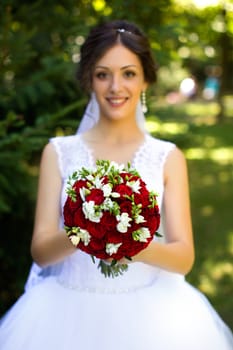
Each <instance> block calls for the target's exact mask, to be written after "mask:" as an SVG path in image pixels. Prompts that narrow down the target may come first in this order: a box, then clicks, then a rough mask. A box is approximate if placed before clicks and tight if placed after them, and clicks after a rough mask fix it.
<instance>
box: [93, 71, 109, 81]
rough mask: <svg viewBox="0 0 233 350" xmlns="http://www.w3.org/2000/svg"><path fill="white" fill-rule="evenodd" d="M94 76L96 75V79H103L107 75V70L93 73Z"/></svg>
mask: <svg viewBox="0 0 233 350" xmlns="http://www.w3.org/2000/svg"><path fill="white" fill-rule="evenodd" d="M95 76H96V78H98V79H100V80H104V79H106V78H107V76H108V73H107V72H101V71H100V72H97V73H96V74H95Z"/></svg>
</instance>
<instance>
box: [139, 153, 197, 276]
mask: <svg viewBox="0 0 233 350" xmlns="http://www.w3.org/2000/svg"><path fill="white" fill-rule="evenodd" d="M164 183H165V185H164V203H163V204H164V215H165V232H166V240H167V242H166V244H161V243H158V242H152V243H151V244H149V246H148V247H147V248H146V249H145V250H144V251H142V252H140V253H139V254H138V255H137V256H136V259H137V260H138V261H141V262H144V263H147V264H151V265H156V266H159V267H161V268H164V269H166V270H169V271H173V272H178V273H181V274H187V273H188V272H189V271H190V270H191V267H192V265H193V262H194V245H193V237H192V223H191V214H190V201H189V185H188V174H187V165H186V161H185V158H184V156H183V153H182V152H181V151H180V150H179V149H177V148H176V149H175V150H173V151H172V152H171V153H170V154H169V156H168V158H167V161H166V164H165V169H164Z"/></svg>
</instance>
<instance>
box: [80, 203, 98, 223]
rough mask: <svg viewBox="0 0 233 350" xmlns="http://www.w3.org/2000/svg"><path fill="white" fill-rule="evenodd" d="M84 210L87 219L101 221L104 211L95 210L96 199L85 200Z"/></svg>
mask: <svg viewBox="0 0 233 350" xmlns="http://www.w3.org/2000/svg"><path fill="white" fill-rule="evenodd" d="M82 210H83V213H84V215H85V218H86V219H88V220H90V221H92V222H100V219H101V217H102V215H103V213H102V212H100V211H96V210H95V202H94V201H89V202H84V203H83V205H82Z"/></svg>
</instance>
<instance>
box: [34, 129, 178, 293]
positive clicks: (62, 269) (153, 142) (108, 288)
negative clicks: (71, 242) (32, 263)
mask: <svg viewBox="0 0 233 350" xmlns="http://www.w3.org/2000/svg"><path fill="white" fill-rule="evenodd" d="M50 142H52V144H53V145H54V147H55V150H56V152H57V155H58V162H59V169H60V173H61V177H62V183H63V188H62V195H61V227H62V225H63V215H62V211H63V205H64V203H65V200H66V198H67V194H66V192H65V189H66V186H67V181H68V177H69V175H71V174H72V173H73V172H74V171H75V170H77V169H80V168H81V167H86V168H89V169H93V168H94V167H95V163H94V159H93V154H92V150H91V149H90V148H89V147H88V146H87V145H86V143H85V141H84V140H83V138H82V135H73V136H65V137H55V138H52V139H51V141H50ZM174 147H175V145H174V144H173V143H170V142H167V141H163V140H159V139H156V138H153V137H152V136H150V135H148V134H145V139H144V142H143V143H142V144H141V145H140V146H139V148H138V149H137V151H136V152H135V154H134V156H133V159H132V160H131V166H132V167H134V168H136V169H137V171H138V172H139V174H140V175H141V177H142V178H143V180H144V181H145V182H146V184H147V186H148V189H149V190H154V191H155V192H156V193H158V203H159V207H160V209H161V208H162V198H163V191H164V180H163V169H164V164H165V161H166V158H167V156H168V154H169V153H170V151H171V150H172V149H174ZM161 210H162V209H161ZM161 216H162V212H161ZM161 230H162V227H161V228H160V231H161ZM97 265H98V259H96V263H95V264H94V263H93V261H92V259H91V257H90V256H88V255H87V254H86V253H84V252H82V251H80V250H77V252H75V253H74V254H73V255H71V256H69V257H67V258H66V259H65V260H64V262H62V263H60V264H58V265H56V266H53V267H50V268H47V269H43V270H40V271H39V275H43V276H46V275H51V274H52V275H56V276H57V278H58V281H59V283H62V284H63V285H64V286H66V287H69V288H72V289H78V290H89V291H99V290H100V291H102V292H106V293H115V292H116V293H119V292H125V291H128V290H131V289H133V290H135V289H138V288H142V287H145V286H147V285H150V284H151V283H153V281H154V279H155V278H157V276H158V273H159V272H160V269H158V268H155V267H152V266H149V265H146V264H142V263H132V264H129V269H128V271H127V273H125V274H123V275H122V276H119V277H117V278H113V279H112V278H105V277H104V275H102V274H101V272H100V270H98V269H97ZM32 270H33V269H32ZM37 275H38V272H37ZM28 284H30V279H29V282H28Z"/></svg>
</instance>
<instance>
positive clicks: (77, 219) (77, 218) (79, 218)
mask: <svg viewBox="0 0 233 350" xmlns="http://www.w3.org/2000/svg"><path fill="white" fill-rule="evenodd" d="M73 221H74V224H73V226H76V227H80V228H83V229H85V230H86V229H87V223H88V220H87V219H86V218H85V216H84V214H83V210H82V207H80V208H78V209H77V210H76V211H75V213H74V219H73Z"/></svg>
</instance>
